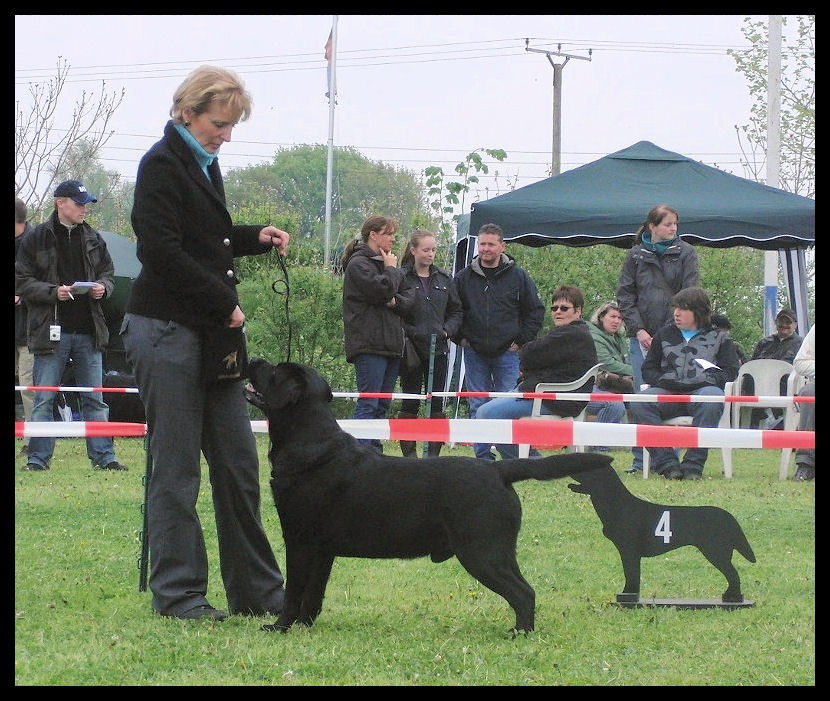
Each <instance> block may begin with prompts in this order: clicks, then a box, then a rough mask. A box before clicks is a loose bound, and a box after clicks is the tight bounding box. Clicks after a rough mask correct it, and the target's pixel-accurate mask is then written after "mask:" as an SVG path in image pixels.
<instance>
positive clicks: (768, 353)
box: [752, 307, 804, 363]
mask: <svg viewBox="0 0 830 701" xmlns="http://www.w3.org/2000/svg"><path fill="white" fill-rule="evenodd" d="M775 328H776V332H775V333H773V334H770V335H769V336H764V338H762V339H761V340H760V341H758V343H756V344H755V350H753V351H752V360H758V358H774V359H775V360H786V361H787V362H788V363H792V362H793V360H795V354H796V353H798V349H799V348H801V342H802V341H803V340H804V339H803V338H801V336H799V335H798V334H797V333H796V331H797V329H798V319H797V318H796V316H795V312H794V311H793V310H792V309H790V308H789V307H784V308H783V309H782V310H781V311H780V312H778V314H776V316H775Z"/></svg>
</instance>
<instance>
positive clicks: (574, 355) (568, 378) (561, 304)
mask: <svg viewBox="0 0 830 701" xmlns="http://www.w3.org/2000/svg"><path fill="white" fill-rule="evenodd" d="M552 299H553V303H552V305H551V308H550V309H551V317H552V319H553V329H551V331H550V333H548V334H547V335H545V336H542V337H541V338H537V339H536V340H535V341H530V342H529V343H526V344H525V345H524V346H522V348H521V350H520V351H519V384H518V386H517V387H516V388H515V390H513V391H515V392H535V391H536V385H537V384H539V383H540V382H572V381H573V380H575V379H577V378H579V377H581V376H582V375H584V374H585V373H586V372H588V370H590V369H591V368H592V367H593V366H594V365H596V364H597V350H596V346H595V345H594V340H593V338H592V337H591V332H590V330H589V328H588V324H587V323H586V321H585V320H584V319H583V318H582V309H583V307H584V306H585V298H584V295H583V294H582V290H580V289H579V288H578V287H575V286H573V285H560V286H559V287H557V288H556V289H555V290H554V291H553V295H552ZM593 388H594V381H593V379H590V380H588V381H587V382H586V383H585V384H584V385H583V386H582V387H580V388H579V389H577V390H574V391H575V392H591V391H592V390H593ZM587 403H588V402H576V401H569V400H564V399H563V400H550V399H545V400H544V401H542V410H541V411H542V413H543V414H556V415H557V416H577V415H578V414H579V413H580V412H581V411H582V409H583V408H585V405H586V404H587ZM532 411H533V400H532V399H515V398H513V397H497V398H495V399H491V400H490V401H489V402H486V403H485V404H482V405H481V406H480V407H479V409H478V413H477V414H476V418H477V419H522V418H525V417H528V416H530V414H531V412H532ZM496 449H497V450H498V451H499V454H500V455H501V457H502V459H503V460H509V459H511V458H517V457H519V447H518V446H517V445H515V444H500V445H497V446H496Z"/></svg>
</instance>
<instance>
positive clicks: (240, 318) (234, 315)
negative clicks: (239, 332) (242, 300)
mask: <svg viewBox="0 0 830 701" xmlns="http://www.w3.org/2000/svg"><path fill="white" fill-rule="evenodd" d="M244 323H245V314H244V312H243V311H242V310H241V309H240V308H239V305H238V304H237V305H236V308H235V309H234V310H233V311H232V312H231V316H230V318H229V319H228V326H229V327H230V328H232V329H235V328H237V327H239V326H242V325H243V324H244Z"/></svg>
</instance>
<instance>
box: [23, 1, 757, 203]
mask: <svg viewBox="0 0 830 701" xmlns="http://www.w3.org/2000/svg"><path fill="white" fill-rule="evenodd" d="M743 17H744V16H743V15H709V16H691V15H659V16H657V15H650V16H649V15H614V16H612V15H591V16H584V15H480V16H460V15H340V16H338V21H337V28H338V30H337V58H336V71H337V88H338V90H337V93H338V100H337V106H336V109H335V112H334V130H333V142H334V145H335V146H339V147H345V146H352V147H354V148H356V149H357V150H359V151H360V152H361V153H363V154H364V155H365V156H366V157H368V158H370V159H372V160H380V161H383V162H385V163H391V164H395V165H399V166H400V167H404V168H407V169H410V170H412V171H414V172H416V173H419V172H421V171H422V170H423V168H424V167H425V166H428V165H439V166H441V167H443V168H444V170H445V171H446V172H451V171H452V169H453V167H454V166H455V164H456V163H458V162H459V161H460V160H462V159H463V158H464V156H465V155H466V154H467V153H469V152H470V151H473V150H475V149H478V148H491V149H503V150H505V151H507V153H508V160H507V161H505V162H504V163H501V164H494V165H493V166H492V169H491V173H490V177H483V178H482V191H481V192H480V193H479V197H481V198H482V199H486V198H487V197H492V196H495V195H497V194H501V193H503V192H505V191H507V190H509V189H510V183H515V185H516V186H522V185H527V184H530V183H531V182H536V181H537V180H540V179H542V178H544V177H547V175H548V173H549V168H550V163H551V147H552V109H553V105H552V102H553V74H554V70H553V67H552V66H551V64H550V62H549V61H548V58H547V57H546V56H545V55H544V54H540V53H533V52H528V51H526V50H525V39H526V38H529V39H530V42H529V45H530V47H531V48H535V49H545V50H547V51H554V52H561V53H563V54H569V55H571V56H573V58H570V59H568V60H567V63H566V64H565V65H564V68H563V70H562V118H561V151H562V155H561V162H562V166H561V169H562V171H565V170H570V169H572V168H575V167H577V166H580V165H583V164H585V163H588V162H590V161H593V160H596V159H597V158H600V157H602V156H604V155H606V154H608V153H612V152H614V151H618V150H620V149H623V148H626V147H628V146H630V145H632V144H634V143H636V142H638V141H642V140H646V141H651V142H653V143H655V144H657V145H658V146H660V147H662V148H665V149H668V150H670V151H676V152H679V153H682V154H684V155H686V156H690V157H692V158H695V159H697V160H700V161H703V162H704V163H707V164H709V165H717V166H718V167H720V168H722V169H724V170H727V171H729V172H733V173H735V174H736V175H742V176H743V175H745V173H744V172H743V170H742V169H741V166H740V164H739V153H740V152H739V145H738V141H737V138H736V135H735V125H736V124H737V125H743V124H746V123H747V122H748V120H749V108H750V99H749V95H748V90H747V86H746V81H745V80H744V78H743V77H742V76H741V75H740V74H738V73H737V72H736V70H735V62H734V60H733V59H732V58H731V57H730V56H728V55H727V53H726V52H727V49H730V48H731V49H738V50H740V49H745V48H747V42H746V41H745V39H744V38H743V35H742V34H741V31H740V30H741V25H742V21H743ZM758 18H759V19H762V20H763V21H764V22H765V23H766V21H767V16H759V17H758ZM331 28H332V15H239V16H211V15H192V16H184V15H176V16H161V15H146V16H138V15H90V14H79V15H72V16H68V15H28V16H27V15H17V16H16V18H15V99H16V100H19V101H21V103H22V104H24V105H25V104H27V103H28V101H29V96H28V92H29V83H31V82H34V81H40V80H44V79H46V78H49V77H52V76H54V74H55V68H56V65H57V63H58V61H59V59H60V58H61V57H62V58H63V59H66V60H67V61H68V63H69V65H70V67H71V72H70V77H69V80H68V83H67V86H66V89H65V92H64V95H63V96H62V103H61V107H62V108H63V109H65V110H68V109H69V108H70V107H71V105H72V102H74V98H75V96H76V95H78V94H80V92H81V91H83V90H86V91H94V92H95V93H96V94H97V93H100V91H101V80H102V79H103V80H105V81H106V87H105V90H106V91H107V92H110V91H119V92H120V90H121V89H122V88H124V89H125V90H126V95H125V97H124V100H123V103H122V104H121V106H120V107H119V109H118V110H117V112H116V113H115V117H114V119H113V121H112V124H111V126H112V128H114V130H115V135H114V136H113V137H112V139H111V140H110V142H109V144H108V145H107V147H106V148H105V150H104V152H103V163H104V166H105V167H107V168H109V169H114V170H118V171H120V172H121V173H123V174H124V175H125V177H127V178H128V179H130V180H132V179H134V178H135V170H136V167H137V165H138V161H139V159H140V158H141V155H142V154H143V153H144V152H145V151H146V150H147V149H148V148H149V147H150V146H151V145H152V144H153V143H154V142H155V141H156V140H157V139H158V138H159V136H160V135H161V131H162V128H163V126H164V124H165V122H166V121H167V119H168V118H169V117H168V112H169V109H170V103H171V98H172V94H173V91H174V90H175V88H176V87H177V86H178V85H179V83H180V82H181V81H182V79H183V78H184V77H185V76H186V75H187V73H188V72H189V71H190V70H192V69H193V68H195V67H197V66H198V65H200V64H203V63H211V64H216V65H221V66H225V67H227V68H232V69H234V70H236V71H237V72H238V73H239V74H240V75H241V76H242V78H243V79H244V81H245V83H246V85H247V86H248V88H249V89H250V91H251V93H252V95H253V98H254V110H253V114H252V117H251V119H250V120H248V121H247V122H244V123H241V124H240V125H239V126H238V127H237V128H236V129H235V130H234V134H233V136H234V139H233V141H232V142H231V143H229V144H226V145H224V146H223V147H222V149H221V151H220V154H219V159H220V163H221V164H222V168H223V170H224V171H225V172H227V171H228V170H229V169H231V168H235V167H241V166H245V165H249V164H252V163H263V162H267V161H270V160H271V158H272V157H273V154H274V152H275V151H276V150H277V149H278V148H280V147H290V146H293V145H296V144H303V143H307V144H327V143H328V140H329V124H330V114H329V105H328V101H327V99H326V97H325V92H326V61H325V58H324V44H325V42H326V39H327V38H328V35H329V31H330V30H331ZM589 49H590V50H591V55H590V58H591V60H590V61H589V60H585V59H587V58H588V55H589V53H588V52H589ZM552 59H553V60H554V61H555V62H557V63H562V62H563V61H565V57H563V56H560V57H556V56H553V57H552ZM64 118H65V117H64ZM56 126H57V127H60V120H58V122H57V123H56ZM496 171H498V175H496ZM465 211H469V202H468V203H467V205H466V207H465Z"/></svg>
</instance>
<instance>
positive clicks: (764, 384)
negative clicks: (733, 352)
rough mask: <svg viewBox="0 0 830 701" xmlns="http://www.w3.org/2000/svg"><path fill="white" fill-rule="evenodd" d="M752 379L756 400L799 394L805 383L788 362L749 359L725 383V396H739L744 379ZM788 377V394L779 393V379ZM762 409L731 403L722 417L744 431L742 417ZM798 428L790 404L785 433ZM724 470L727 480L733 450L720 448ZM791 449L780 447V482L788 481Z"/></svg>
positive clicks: (758, 404)
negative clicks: (736, 373) (733, 376)
mask: <svg viewBox="0 0 830 701" xmlns="http://www.w3.org/2000/svg"><path fill="white" fill-rule="evenodd" d="M747 376H749V377H751V378H752V380H753V383H754V389H753V395H754V396H756V397H780V396H788V397H792V396H795V395H796V394H798V391H799V390H800V389H801V388H802V387H803V386H804V384H805V383H806V379H805V378H803V377H801V376H800V375H798V374H796V372H795V371H794V370H793V366H792V364H791V363H788V362H787V361H786V360H775V359H773V358H759V359H757V360H748V361H747V362H745V363H744V364H743V365H741V367H740V369H739V370H738V376H737V377H736V378H735V381H734V382H731V383H729V384H727V389H726V394H727V395H728V396H740V395H741V387H742V386H743V378H744V377H747ZM782 377H786V378H787V394H786V395H782V394H781V378H782ZM764 407H765V405H764V403H763V402H746V403H745V402H730V403H729V406H728V407H727V410H726V411H725V412H724V414H727V413H728V414H729V416H730V423H729V427H730V428H746V427H748V426H749V420H748V419H746V418H745V414H747V413H749V412H750V411H751V410H752V409H763V408H764ZM797 427H798V412H797V411H796V410H795V406H794V405H790V406H788V407H786V408H785V409H784V430H785V431H795V429H796V428H797ZM722 450H723V470H724V474H725V475H726V476H727V477H731V476H732V449H731V448H723V449H722ZM791 453H792V448H783V449H782V450H781V463H780V465H779V468H778V476H779V478H780V479H782V480H785V479H787V474H788V472H789V465H790V455H791Z"/></svg>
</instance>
